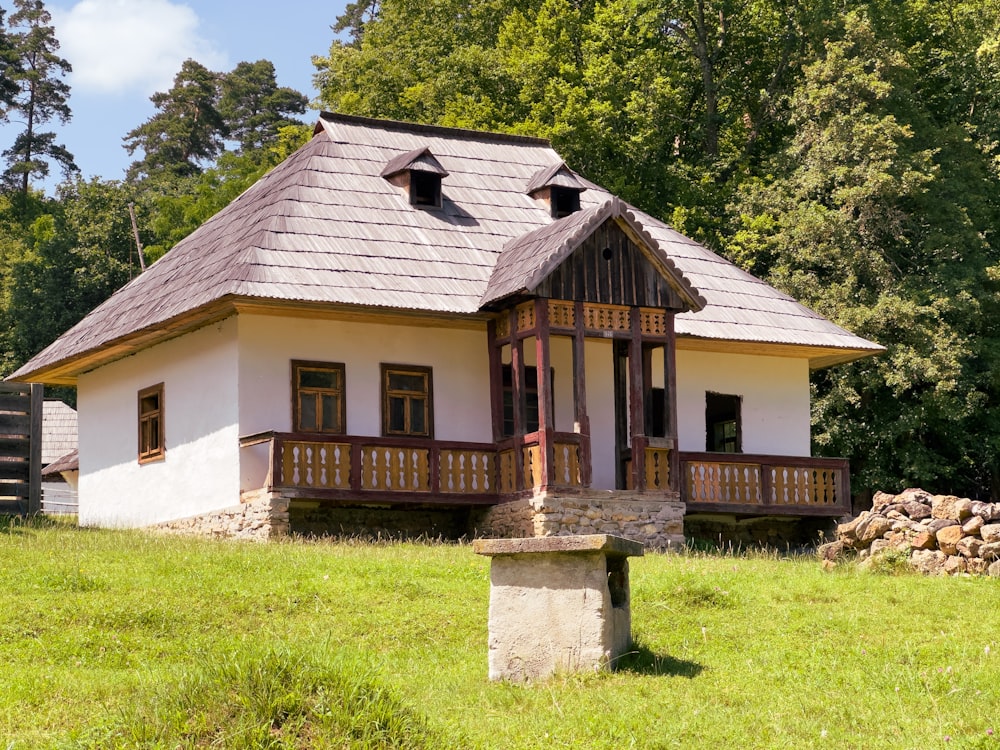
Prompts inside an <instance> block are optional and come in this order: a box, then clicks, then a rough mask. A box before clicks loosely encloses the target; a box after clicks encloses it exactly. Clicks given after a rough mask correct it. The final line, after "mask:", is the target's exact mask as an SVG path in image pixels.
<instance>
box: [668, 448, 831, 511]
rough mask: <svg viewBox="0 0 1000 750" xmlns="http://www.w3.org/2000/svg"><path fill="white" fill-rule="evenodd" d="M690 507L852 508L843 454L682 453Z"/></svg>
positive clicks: (686, 499)
mask: <svg viewBox="0 0 1000 750" xmlns="http://www.w3.org/2000/svg"><path fill="white" fill-rule="evenodd" d="M680 458H681V473H682V481H681V499H682V500H684V502H685V503H687V508H688V512H692V511H707V512H716V513H718V512H724V513H747V514H762V513H766V514H787V515H830V516H839V515H842V514H844V513H849V512H850V510H851V495H850V476H849V468H848V463H847V459H843V458H797V457H796V458H793V457H789V456H751V455H746V454H736V453H681V456H680Z"/></svg>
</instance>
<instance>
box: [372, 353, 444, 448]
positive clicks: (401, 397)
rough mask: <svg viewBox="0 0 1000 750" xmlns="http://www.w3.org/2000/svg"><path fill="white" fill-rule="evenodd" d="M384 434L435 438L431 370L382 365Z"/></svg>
mask: <svg viewBox="0 0 1000 750" xmlns="http://www.w3.org/2000/svg"><path fill="white" fill-rule="evenodd" d="M382 434H383V435H386V436H389V435H408V436H412V437H428V438H430V437H434V410H433V387H432V384H431V368H430V367H419V366H415V365H386V364H383V365H382Z"/></svg>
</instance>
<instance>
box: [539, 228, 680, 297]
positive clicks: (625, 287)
mask: <svg viewBox="0 0 1000 750" xmlns="http://www.w3.org/2000/svg"><path fill="white" fill-rule="evenodd" d="M535 291H536V294H537V295H538V296H540V297H548V298H550V299H565V300H581V301H583V302H594V303H600V304H605V305H626V306H633V305H635V306H639V307H658V308H667V309H671V310H683V309H685V304H684V301H683V300H682V299H681V297H680V295H679V294H678V293H677V292H676V291H675V290H674V289H673V287H672V286H671V284H670V281H669V280H668V279H667V278H665V277H664V275H663V273H662V271H661V270H660V269H659V268H657V267H656V266H655V265H654V264H653V263H652V262H651V261H650V259H649V258H648V257H647V255H646V252H644V250H643V249H642V248H641V247H640V246H639V245H638V244H637V243H636V242H634V241H633V240H632V238H631V237H630V236H629V235H628V234H627V233H626V232H625V230H624V229H623V228H622V227H621V226H620V225H619V224H618V223H617V222H616V221H615V220H614V219H608V220H607V221H605V222H604V223H603V224H601V226H599V227H598V228H597V229H596V230H595V231H594V232H593V233H592V234H591V235H590V236H589V237H588V238H587V239H585V240H584V241H583V243H582V244H581V245H580V247H578V248H577V249H576V250H574V251H573V252H572V253H571V254H570V255H569V256H568V257H567V258H566V260H564V261H563V262H562V263H561V264H560V265H558V266H557V267H556V268H555V269H554V270H553V271H552V273H551V274H549V276H548V277H547V278H546V279H545V280H544V281H542V282H541V284H539V285H538V287H537V289H536V290H535Z"/></svg>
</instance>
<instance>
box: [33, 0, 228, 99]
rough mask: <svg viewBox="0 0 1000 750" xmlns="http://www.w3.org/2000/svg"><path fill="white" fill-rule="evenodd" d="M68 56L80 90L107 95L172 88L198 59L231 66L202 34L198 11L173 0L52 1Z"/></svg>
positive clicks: (221, 67) (213, 67) (218, 66)
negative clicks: (64, 5)
mask: <svg viewBox="0 0 1000 750" xmlns="http://www.w3.org/2000/svg"><path fill="white" fill-rule="evenodd" d="M49 10H50V12H51V14H52V21H53V25H54V26H55V31H56V38H57V39H58V40H59V43H60V45H61V49H60V51H61V53H62V56H63V57H65V58H66V59H67V60H69V62H70V64H71V65H72V66H73V73H72V77H71V78H70V85H71V86H72V87H73V90H74V91H79V92H82V91H91V92H94V93H101V94H122V93H126V92H128V93H133V92H138V93H142V94H145V95H149V94H152V93H153V92H155V91H166V90H167V89H169V88H170V86H171V85H172V83H173V79H174V75H176V73H177V71H178V70H180V67H181V63H182V62H184V60H186V59H188V58H193V59H195V60H197V61H198V62H200V63H201V64H202V65H204V66H205V67H207V68H209V69H210V70H225V69H226V68H227V66H228V61H227V59H226V55H225V53H224V52H222V51H220V50H218V49H217V48H216V47H215V46H214V45H213V43H212V42H211V41H209V40H207V39H204V38H202V37H200V36H199V35H198V24H199V19H198V15H197V14H196V13H195V12H194V10H192V9H191V8H190V7H189V6H187V5H183V4H180V3H175V2H171V1H170V0H80V2H77V3H76V4H75V5H73V6H72V7H71V8H69V10H62V9H59V8H58V7H56V6H54V5H50V6H49Z"/></svg>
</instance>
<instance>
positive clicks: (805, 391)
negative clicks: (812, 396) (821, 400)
mask: <svg viewBox="0 0 1000 750" xmlns="http://www.w3.org/2000/svg"><path fill="white" fill-rule="evenodd" d="M706 391H713V392H715V393H725V394H730V395H736V396H742V398H743V402H742V409H741V416H742V421H743V452H744V453H763V454H767V455H778V456H808V455H809V454H810V440H809V363H808V361H807V360H805V359H794V358H791V357H760V356H751V355H746V354H719V353H715V352H695V351H683V350H681V351H678V352H677V431H678V433H679V434H678V438H679V443H680V449H681V450H682V451H696V452H700V451H704V450H705V393H706Z"/></svg>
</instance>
